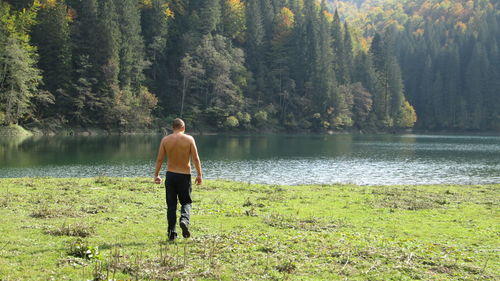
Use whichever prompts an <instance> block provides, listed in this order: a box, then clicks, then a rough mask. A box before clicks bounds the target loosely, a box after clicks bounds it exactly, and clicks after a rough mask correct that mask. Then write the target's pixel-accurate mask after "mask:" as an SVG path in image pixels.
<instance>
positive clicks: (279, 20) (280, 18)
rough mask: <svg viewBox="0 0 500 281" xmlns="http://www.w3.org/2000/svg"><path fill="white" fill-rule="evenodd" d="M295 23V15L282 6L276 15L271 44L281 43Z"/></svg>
mask: <svg viewBox="0 0 500 281" xmlns="http://www.w3.org/2000/svg"><path fill="white" fill-rule="evenodd" d="M294 24H295V15H294V14H293V12H292V11H291V10H290V9H288V8H286V7H284V8H283V9H281V11H280V12H279V14H278V15H277V17H276V29H275V31H274V38H273V44H282V43H283V42H284V41H285V40H286V38H287V37H288V36H289V35H290V33H291V32H292V29H293V25H294Z"/></svg>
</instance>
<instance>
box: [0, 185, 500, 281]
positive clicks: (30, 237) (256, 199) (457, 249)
mask: <svg viewBox="0 0 500 281" xmlns="http://www.w3.org/2000/svg"><path fill="white" fill-rule="evenodd" d="M151 181H152V179H125V178H90V179H54V178H37V179H31V178H26V179H0V235H1V236H0V280H89V279H93V280H109V279H132V280H171V279H174V280H250V279H252V280H494V279H497V280H498V278H500V257H499V248H500V245H499V239H500V228H499V217H500V216H499V210H500V208H499V198H500V185H484V186H390V187H376V186H374V187H372V186H353V185H332V186H326V185H325V186H320V185H314V186H266V185H253V184H246V183H237V182H226V181H207V182H206V183H204V184H203V185H202V186H194V190H193V197H194V203H193V212H192V224H191V230H192V235H193V236H192V238H191V239H183V238H180V239H178V240H177V241H176V242H174V243H171V242H166V218H165V217H166V216H165V200H164V198H165V190H164V188H163V186H159V185H154V184H153V183H152V182H151Z"/></svg>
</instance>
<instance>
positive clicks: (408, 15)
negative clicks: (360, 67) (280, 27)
mask: <svg viewBox="0 0 500 281" xmlns="http://www.w3.org/2000/svg"><path fill="white" fill-rule="evenodd" d="M354 2H356V3H354ZM335 5H336V6H337V7H338V8H339V10H341V11H342V12H343V14H344V15H345V17H346V18H347V20H350V21H352V22H353V24H355V25H356V26H357V27H358V30H357V32H358V33H359V34H362V37H363V38H371V37H373V36H375V34H376V33H377V32H378V31H380V30H387V29H393V30H395V37H394V38H395V39H396V40H397V42H398V44H397V45H396V54H397V59H398V62H399V64H400V65H401V70H402V74H403V79H404V85H405V92H406V96H407V98H408V100H409V101H410V102H411V104H412V105H414V106H415V109H416V111H417V113H418V117H419V120H418V122H417V124H416V127H417V128H422V129H431V130H432V129H452V130H499V129H500V82H499V81H500V56H499V47H500V45H499V42H500V41H499V40H500V28H499V19H500V10H499V1H490V0H474V1H473V0H458V1H449V0H412V1H409V0H383V1H381V0H365V1H336V3H335Z"/></svg>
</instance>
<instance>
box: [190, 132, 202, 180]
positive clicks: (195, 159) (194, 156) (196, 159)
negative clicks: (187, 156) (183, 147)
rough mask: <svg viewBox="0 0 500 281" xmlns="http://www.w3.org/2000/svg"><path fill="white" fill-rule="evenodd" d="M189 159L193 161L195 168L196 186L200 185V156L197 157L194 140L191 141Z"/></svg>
mask: <svg viewBox="0 0 500 281" xmlns="http://www.w3.org/2000/svg"><path fill="white" fill-rule="evenodd" d="M191 159H192V160H193V163H194V167H195V168H196V173H197V176H196V180H195V182H196V184H201V182H202V181H203V174H202V172H201V161H200V156H199V155H198V148H197V147H196V142H195V141H194V138H192V139H191Z"/></svg>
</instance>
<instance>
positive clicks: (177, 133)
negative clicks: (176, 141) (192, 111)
mask: <svg viewBox="0 0 500 281" xmlns="http://www.w3.org/2000/svg"><path fill="white" fill-rule="evenodd" d="M173 134H174V135H182V134H184V130H174V132H173Z"/></svg>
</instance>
